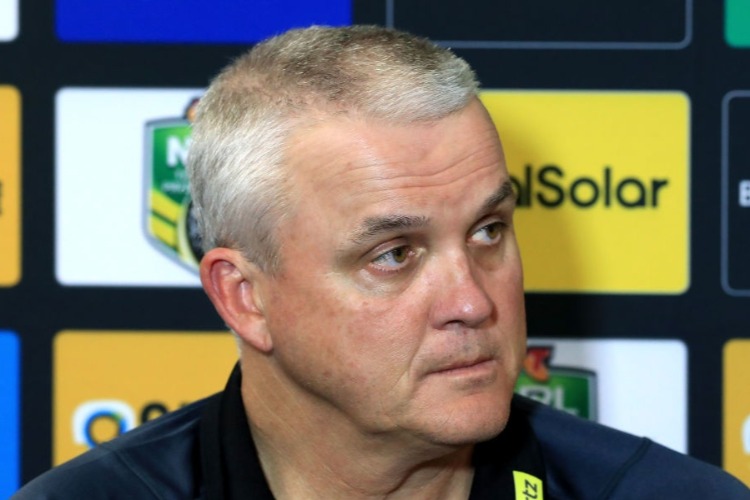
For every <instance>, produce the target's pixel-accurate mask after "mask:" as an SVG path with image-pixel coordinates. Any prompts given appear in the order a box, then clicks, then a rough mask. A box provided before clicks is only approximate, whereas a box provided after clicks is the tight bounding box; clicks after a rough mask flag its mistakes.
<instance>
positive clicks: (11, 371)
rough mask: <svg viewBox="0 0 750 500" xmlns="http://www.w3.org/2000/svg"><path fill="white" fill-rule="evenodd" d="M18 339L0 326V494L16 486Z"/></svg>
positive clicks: (13, 490) (17, 456) (17, 483)
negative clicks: (0, 328)
mask: <svg viewBox="0 0 750 500" xmlns="http://www.w3.org/2000/svg"><path fill="white" fill-rule="evenodd" d="M18 354H19V353H18V339H17V338H16V336H15V334H14V333H12V332H9V331H2V330H0V443H2V445H1V446H0V498H8V497H9V496H10V495H11V494H12V493H14V492H15V491H16V490H17V489H18V487H19V477H20V475H19V462H20V453H19V442H20V430H19V419H20V412H19V406H20V405H19V392H20V388H19V357H18Z"/></svg>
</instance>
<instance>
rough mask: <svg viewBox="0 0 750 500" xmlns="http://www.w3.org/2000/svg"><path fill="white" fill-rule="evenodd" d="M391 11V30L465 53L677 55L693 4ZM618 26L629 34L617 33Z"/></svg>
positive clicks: (480, 5) (467, 3) (425, 1)
mask: <svg viewBox="0 0 750 500" xmlns="http://www.w3.org/2000/svg"><path fill="white" fill-rule="evenodd" d="M738 3H739V2H738ZM390 7H391V8H390V9H389V11H388V13H387V16H388V19H389V21H390V25H391V26H395V27H397V28H400V29H405V30H408V31H412V32H414V33H419V34H421V35H424V36H427V37H429V38H432V39H434V40H440V41H441V42H443V43H445V44H447V45H450V46H451V47H461V48H485V49H486V48H496V49H500V48H556V49H583V48H586V49H625V48H627V49H678V48H682V47H684V46H685V45H687V44H688V43H689V42H690V38H691V36H692V8H693V6H692V0H661V1H660V2H652V1H650V0H630V1H629V2H601V1H598V0H579V1H577V2H558V1H556V0H537V1H535V2H518V1H509V2H487V1H485V0H461V1H457V0H452V1H448V2H440V3H438V4H437V5H435V2H430V1H429V0H416V1H414V0H412V1H405V0H391V2H390ZM425 12H430V14H431V15H430V16H426V15H424V14H425ZM435 18H441V19H451V20H452V21H453V22H450V23H435V22H434V19H435ZM620 24H627V26H628V29H627V30H620V29H615V26H618V25H620Z"/></svg>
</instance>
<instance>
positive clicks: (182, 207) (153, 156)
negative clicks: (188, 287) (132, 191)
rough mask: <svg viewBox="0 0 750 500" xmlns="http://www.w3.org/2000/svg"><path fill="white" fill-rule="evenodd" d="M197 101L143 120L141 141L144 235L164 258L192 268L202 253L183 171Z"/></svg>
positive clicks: (195, 265) (185, 174) (193, 268)
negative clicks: (179, 113)
mask: <svg viewBox="0 0 750 500" xmlns="http://www.w3.org/2000/svg"><path fill="white" fill-rule="evenodd" d="M197 104H198V99H197V98H196V99H193V100H192V101H191V102H190V103H189V104H188V106H187V108H186V109H185V113H184V115H183V117H182V118H166V119H162V120H153V121H149V122H147V123H146V127H145V128H146V140H145V142H144V143H145V145H146V151H145V163H146V193H145V200H146V205H147V206H146V210H145V219H146V220H145V227H146V236H147V237H148V239H149V241H150V242H151V243H153V244H154V245H155V246H156V247H157V248H158V249H159V250H161V251H162V252H164V253H165V254H166V255H167V256H168V257H170V258H172V259H174V260H176V261H177V262H180V263H181V264H183V265H185V266H187V267H188V268H190V269H192V270H196V269H197V268H198V263H199V262H200V259H201V257H202V256H203V255H202V251H201V238H200V233H199V232H198V227H197V223H196V220H195V217H194V216H193V213H192V203H191V200H190V192H189V190H188V178H187V172H186V171H185V161H186V160H187V153H188V149H189V148H190V134H191V128H190V124H191V122H192V118H193V114H194V112H195V106H196V105H197Z"/></svg>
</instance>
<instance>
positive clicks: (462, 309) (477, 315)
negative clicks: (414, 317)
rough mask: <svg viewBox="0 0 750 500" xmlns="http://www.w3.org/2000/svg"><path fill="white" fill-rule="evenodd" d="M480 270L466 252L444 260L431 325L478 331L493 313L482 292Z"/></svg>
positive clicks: (436, 282) (486, 297)
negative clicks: (476, 329)
mask: <svg viewBox="0 0 750 500" xmlns="http://www.w3.org/2000/svg"><path fill="white" fill-rule="evenodd" d="M481 273H482V270H481V268H479V266H478V265H477V264H476V263H475V262H473V261H472V259H471V256H470V255H467V253H464V252H462V253H460V254H457V255H454V256H453V257H451V258H449V259H447V262H446V263H445V267H443V271H442V272H441V273H440V274H441V278H440V279H437V280H435V282H434V286H436V287H439V289H438V290H434V292H435V295H434V297H436V299H435V302H434V303H433V310H432V316H433V317H432V324H433V326H434V327H435V328H437V329H440V330H445V329H461V328H479V327H481V325H482V324H483V323H485V322H486V321H487V320H488V319H489V318H490V317H491V316H492V313H493V310H494V304H493V302H492V299H491V298H490V296H489V295H488V294H487V292H486V290H485V284H484V282H483V280H482V276H481Z"/></svg>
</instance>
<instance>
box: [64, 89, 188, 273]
mask: <svg viewBox="0 0 750 500" xmlns="http://www.w3.org/2000/svg"><path fill="white" fill-rule="evenodd" d="M201 93H202V90H201V89H179V90H177V89H175V90H161V89H83V88H64V89H62V90H60V91H59V92H58V93H57V96H56V190H55V194H56V199H55V226H56V228H55V229H56V233H55V236H56V238H55V248H56V252H55V272H56V275H57V279H58V281H59V282H60V283H62V284H64V285H84V286H86V285H91V286H108V285H109V286H188V287H195V286H199V284H200V283H199V280H198V277H197V274H196V273H195V272H193V271H191V270H188V269H187V268H186V267H183V266H182V265H181V264H179V263H177V262H175V261H173V260H171V259H169V258H168V257H167V256H166V255H164V254H162V253H161V252H160V251H159V250H157V249H156V248H155V247H154V246H153V245H152V244H151V243H150V242H149V241H148V239H147V238H146V234H145V230H144V211H145V210H146V208H145V206H144V183H145V179H144V176H145V169H144V165H143V161H144V160H143V158H144V126H145V124H146V122H148V121H150V120H155V119H160V118H173V117H180V116H181V115H182V113H183V111H184V109H185V107H186V106H187V105H188V103H189V101H190V100H191V99H192V98H194V97H198V96H200V95H201Z"/></svg>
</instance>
